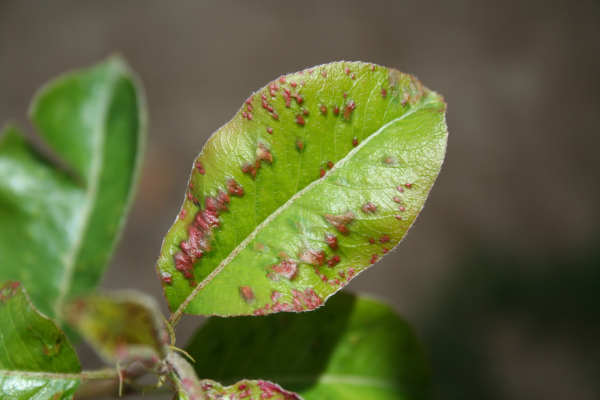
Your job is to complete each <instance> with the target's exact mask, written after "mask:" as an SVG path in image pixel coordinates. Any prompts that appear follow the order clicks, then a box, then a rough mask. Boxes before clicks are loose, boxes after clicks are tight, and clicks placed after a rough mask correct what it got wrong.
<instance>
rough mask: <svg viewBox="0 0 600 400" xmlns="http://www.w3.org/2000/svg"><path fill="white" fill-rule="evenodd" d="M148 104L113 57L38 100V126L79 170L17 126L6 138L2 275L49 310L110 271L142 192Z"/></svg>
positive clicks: (0, 162) (57, 83)
mask: <svg viewBox="0 0 600 400" xmlns="http://www.w3.org/2000/svg"><path fill="white" fill-rule="evenodd" d="M144 113H145V112H144V104H143V100H142V99H141V97H140V91H139V89H138V87H137V85H136V83H135V80H134V79H133V77H132V75H131V73H130V72H129V70H128V69H127V67H126V65H125V64H124V62H123V61H122V60H120V59H119V58H110V59H108V60H107V61H105V62H103V63H101V64H99V65H97V66H95V67H92V68H89V69H84V70H81V71H76V72H73V73H69V74H67V75H64V76H63V77H60V78H58V79H56V80H54V81H52V82H50V83H49V84H48V85H47V86H45V87H44V88H43V89H42V90H41V91H40V92H39V93H38V94H37V95H36V97H35V99H34V101H33V103H32V106H31V110H30V116H31V119H32V121H33V125H34V126H35V128H36V130H37V132H38V133H39V136H40V137H41V139H42V140H43V141H44V142H45V143H46V144H47V146H48V147H49V148H50V149H51V151H53V152H54V154H55V155H56V156H57V157H58V158H59V159H60V160H62V162H63V163H64V164H65V165H66V168H67V169H68V170H69V171H70V173H66V172H65V171H64V169H61V168H59V167H57V165H55V164H54V163H53V162H51V161H49V160H47V159H46V158H44V157H42V156H41V155H40V154H39V153H38V152H36V151H35V150H34V148H33V147H32V146H31V145H30V144H29V143H28V141H27V140H25V138H24V137H23V135H22V134H21V133H20V132H19V131H18V130H17V129H16V128H11V127H9V128H7V129H6V132H4V135H3V136H2V137H0V221H2V223H1V224H0V279H12V280H18V281H20V282H22V283H23V284H24V286H25V287H26V288H27V289H28V291H29V293H30V294H31V297H32V299H33V302H34V303H35V304H36V306H37V307H39V308H40V309H41V310H42V311H43V312H44V313H46V314H48V315H57V313H56V312H55V311H56V310H58V309H59V308H60V304H61V303H62V302H63V301H64V299H65V298H67V297H69V296H71V295H74V294H79V293H84V292H87V291H89V290H90V289H91V288H93V287H95V286H96V285H97V283H98V281H99V279H100V277H101V275H102V272H103V270H104V267H105V265H106V263H107V261H108V259H109V256H110V254H111V252H112V249H113V247H114V243H115V240H116V237H117V236H118V234H119V232H120V230H121V228H122V225H123V221H124V217H125V214H126V211H127V208H128V205H129V202H130V199H131V197H132V196H131V195H132V187H133V184H134V182H135V180H136V177H137V171H138V164H139V160H140V159H141V156H140V155H141V147H142V143H143V141H144V135H143V128H144V124H145V122H144Z"/></svg>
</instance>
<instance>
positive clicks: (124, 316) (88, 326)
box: [65, 291, 169, 365]
mask: <svg viewBox="0 0 600 400" xmlns="http://www.w3.org/2000/svg"><path fill="white" fill-rule="evenodd" d="M65 318H66V320H67V321H68V322H69V323H70V324H71V325H73V326H74V327H75V328H76V329H77V330H78V332H79V333H80V334H81V335H82V336H83V337H84V338H85V339H86V340H87V341H88V342H89V343H90V344H91V345H92V346H93V347H94V348H95V349H96V351H97V352H98V353H99V354H100V355H101V356H102V357H103V358H104V359H105V360H106V361H107V362H109V363H112V362H121V363H128V362H131V361H143V362H146V363H148V364H149V365H155V364H157V363H158V361H159V360H162V359H163V358H164V357H165V356H166V353H167V348H166V347H167V345H168V344H169V335H168V333H167V332H166V330H165V327H164V320H163V317H162V315H161V314H160V312H159V311H158V305H157V304H156V303H155V302H154V299H152V298H151V297H148V296H146V295H144V294H142V293H138V292H133V291H128V292H117V293H110V294H94V295H90V296H85V297H81V298H78V299H77V300H75V301H73V302H71V303H69V304H67V306H66V308H65Z"/></svg>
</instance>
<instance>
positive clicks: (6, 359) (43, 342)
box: [0, 282, 80, 400]
mask: <svg viewBox="0 0 600 400" xmlns="http://www.w3.org/2000/svg"><path fill="white" fill-rule="evenodd" d="M79 372H80V366H79V360H78V359H77V355H76V354H75V351H74V350H73V348H72V347H71V345H70V344H69V342H68V340H67V338H66V336H65V335H64V333H63V332H62V331H61V330H60V329H59V328H58V327H57V326H56V324H55V323H54V322H52V321H51V320H49V319H48V318H46V317H45V316H43V315H41V314H40V313H39V312H38V311H37V310H36V309H35V308H34V307H33V305H32V304H31V302H30V301H29V298H28V297H27V295H26V294H25V291H24V289H23V288H22V286H21V285H20V284H19V283H16V282H6V283H3V284H0V398H2V399H11V400H16V399H40V400H41V399H53V400H59V399H70V398H72V396H73V393H74V392H75V389H76V388H77V386H78V385H79V382H80V378H79V375H78V373H79Z"/></svg>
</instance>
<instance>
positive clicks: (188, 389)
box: [167, 353, 301, 400]
mask: <svg viewBox="0 0 600 400" xmlns="http://www.w3.org/2000/svg"><path fill="white" fill-rule="evenodd" d="M167 360H168V363H169V366H170V367H171V370H172V377H173V380H174V381H175V383H176V384H177V389H178V392H179V399H181V400H213V399H214V400H217V399H230V400H241V399H257V400H258V399H261V400H262V399H271V400H301V398H300V396H298V395H297V394H295V393H292V392H289V391H287V390H285V389H283V388H282V387H281V386H279V385H277V384H275V383H272V382H268V381H264V380H248V379H243V380H241V381H239V382H236V383H235V384H233V385H231V386H223V385H221V384H220V383H218V382H215V381H212V380H210V379H202V380H201V379H198V377H197V376H196V373H195V372H194V368H192V366H191V365H190V364H189V363H188V362H187V361H186V360H184V359H183V358H182V357H181V356H179V355H178V354H175V353H170V354H169V355H168V357H167Z"/></svg>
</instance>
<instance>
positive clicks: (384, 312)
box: [187, 293, 429, 400]
mask: <svg viewBox="0 0 600 400" xmlns="http://www.w3.org/2000/svg"><path fill="white" fill-rule="evenodd" d="M187 350H188V351H189V352H190V354H191V355H192V356H193V357H194V358H195V359H196V360H197V363H196V364H195V365H194V367H195V369H196V373H197V374H198V376H201V377H204V378H210V379H214V380H217V381H219V382H223V383H225V384H231V383H233V382H236V381H238V380H239V379H241V378H248V379H259V378H260V379H267V380H269V381H273V382H277V383H279V384H281V385H283V386H284V387H285V388H287V389H289V390H293V391H295V392H297V393H299V394H300V395H301V396H303V397H304V398H305V399H307V400H310V399H315V400H317V399H318V400H323V399H357V400H358V399H361V400H362V399H377V400H380V399H386V400H387V399H390V400H391V399H395V400H398V399H411V400H416V399H427V398H429V369H428V366H427V363H426V361H425V359H424V355H423V353H422V350H421V347H420V345H419V343H418V341H417V339H416V337H415V335H414V333H413V332H412V330H411V329H410V327H409V326H408V325H407V324H406V322H404V321H403V320H401V319H400V318H399V317H398V316H397V315H396V313H395V312H394V311H393V310H392V309H391V308H390V307H388V306H386V305H383V304H381V303H379V302H377V301H374V300H371V299H367V298H362V297H355V296H353V295H350V294H347V293H340V294H338V295H337V296H336V297H334V298H332V299H331V300H330V301H329V302H328V303H327V305H326V306H325V307H323V308H321V309H319V310H317V311H315V312H312V313H306V314H279V315H273V316H269V317H262V318H251V317H241V318H233V319H221V318H211V319H210V320H208V322H207V323H206V324H205V325H204V326H203V327H202V328H201V329H200V331H199V332H198V333H197V334H196V336H195V337H194V338H193V339H192V341H191V343H190V345H189V346H188V349H187Z"/></svg>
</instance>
